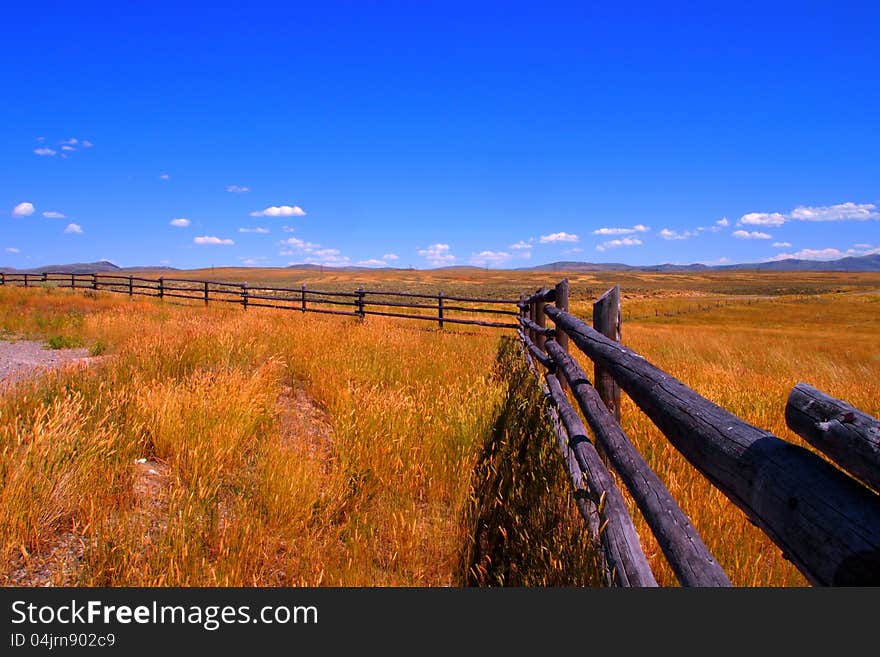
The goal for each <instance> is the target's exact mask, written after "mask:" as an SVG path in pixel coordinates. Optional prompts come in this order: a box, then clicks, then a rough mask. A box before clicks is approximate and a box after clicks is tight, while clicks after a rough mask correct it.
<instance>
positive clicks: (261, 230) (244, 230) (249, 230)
mask: <svg viewBox="0 0 880 657" xmlns="http://www.w3.org/2000/svg"><path fill="white" fill-rule="evenodd" d="M238 232H239V233H259V234H260V235H266V234H267V233H269V232H270V231H269V229H268V228H263V227H262V226H257V227H256V228H239V229H238Z"/></svg>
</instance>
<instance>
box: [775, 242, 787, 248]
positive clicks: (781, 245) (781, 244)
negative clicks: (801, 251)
mask: <svg viewBox="0 0 880 657" xmlns="http://www.w3.org/2000/svg"><path fill="white" fill-rule="evenodd" d="M773 246H774V247H775V248H777V249H788V248H790V247H791V242H773Z"/></svg>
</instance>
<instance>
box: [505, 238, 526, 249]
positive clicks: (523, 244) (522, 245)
mask: <svg viewBox="0 0 880 657" xmlns="http://www.w3.org/2000/svg"><path fill="white" fill-rule="evenodd" d="M507 248H508V249H513V250H514V251H528V250H529V249H531V248H532V244H531V243H530V242H525V241H523V240H520V241H519V242H517V243H516V244H511V245H510V246H508V247H507Z"/></svg>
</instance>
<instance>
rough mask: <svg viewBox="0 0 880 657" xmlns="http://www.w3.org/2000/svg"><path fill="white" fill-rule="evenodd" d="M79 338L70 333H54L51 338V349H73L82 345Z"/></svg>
mask: <svg viewBox="0 0 880 657" xmlns="http://www.w3.org/2000/svg"><path fill="white" fill-rule="evenodd" d="M81 344H82V343H81V342H80V341H79V339H77V338H74V337H71V336H69V335H53V336H52V337H51V338H49V349H72V348H74V347H79V346H81Z"/></svg>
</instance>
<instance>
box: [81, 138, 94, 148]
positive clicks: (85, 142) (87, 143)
mask: <svg viewBox="0 0 880 657" xmlns="http://www.w3.org/2000/svg"><path fill="white" fill-rule="evenodd" d="M79 145H80V146H82V147H83V148H91V147H92V146H94V144H93V143H92V142H90V141H89V140H88V139H83V140H82V141H81V142H80V143H79Z"/></svg>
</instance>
